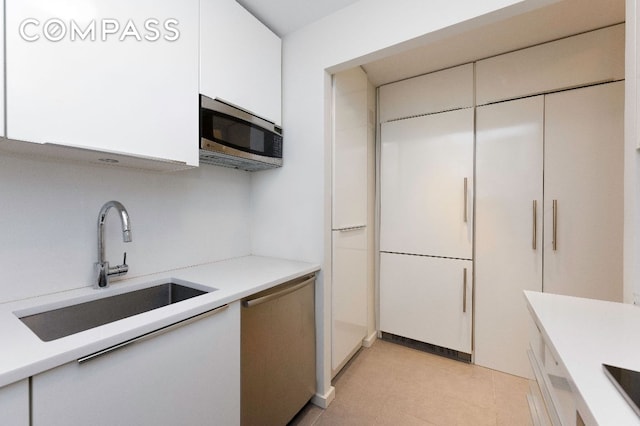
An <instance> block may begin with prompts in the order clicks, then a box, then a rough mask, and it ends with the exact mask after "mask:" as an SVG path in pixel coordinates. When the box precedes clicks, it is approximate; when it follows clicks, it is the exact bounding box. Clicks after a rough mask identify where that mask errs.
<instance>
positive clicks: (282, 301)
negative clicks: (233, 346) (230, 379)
mask: <svg viewBox="0 0 640 426" xmlns="http://www.w3.org/2000/svg"><path fill="white" fill-rule="evenodd" d="M315 279H316V277H315V274H312V275H307V276H304V277H302V278H299V279H295V280H292V281H289V282H287V283H284V284H281V285H279V286H276V287H274V288H272V289H269V290H266V291H263V292H260V293H256V294H254V295H252V296H250V297H248V298H246V299H243V301H242V311H241V312H242V313H241V336H242V337H241V377H242V380H241V403H240V405H241V416H240V418H241V424H242V425H243V426H253V425H260V426H271V425H273V426H278V425H282V426H284V425H286V424H287V422H289V421H290V420H291V419H292V418H293V417H294V416H295V415H296V413H297V412H298V411H300V409H301V408H302V407H304V406H305V404H306V403H307V402H308V401H309V400H310V399H311V397H312V396H313V395H314V394H315V392H316V333H315V296H314V294H315V286H314V283H315Z"/></svg>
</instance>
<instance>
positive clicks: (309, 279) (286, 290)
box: [242, 274, 316, 308]
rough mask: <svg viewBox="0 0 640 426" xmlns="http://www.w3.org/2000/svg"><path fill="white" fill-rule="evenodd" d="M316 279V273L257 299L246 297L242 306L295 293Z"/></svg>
mask: <svg viewBox="0 0 640 426" xmlns="http://www.w3.org/2000/svg"><path fill="white" fill-rule="evenodd" d="M315 280H316V276H315V274H314V275H311V276H310V277H307V278H306V279H305V280H304V281H302V282H300V283H293V284H291V285H290V286H288V287H286V288H283V289H282V290H279V291H274V292H273V293H269V294H267V295H264V296H260V297H256V298H255V299H245V300H243V301H242V306H244V307H245V308H251V307H254V306H258V305H261V304H263V303H266V302H268V301H270V300H273V299H277V298H279V297H282V296H284V295H287V294H289V293H293V292H294V291H297V290H300V289H301V288H302V287H306V286H307V285H309V284H311V283H312V282H314V281H315Z"/></svg>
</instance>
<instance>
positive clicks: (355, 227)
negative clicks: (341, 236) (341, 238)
mask: <svg viewBox="0 0 640 426" xmlns="http://www.w3.org/2000/svg"><path fill="white" fill-rule="evenodd" d="M366 227H367V225H353V226H343V227H342V228H337V229H334V231H340V232H351V231H358V230H360V229H364V228H366Z"/></svg>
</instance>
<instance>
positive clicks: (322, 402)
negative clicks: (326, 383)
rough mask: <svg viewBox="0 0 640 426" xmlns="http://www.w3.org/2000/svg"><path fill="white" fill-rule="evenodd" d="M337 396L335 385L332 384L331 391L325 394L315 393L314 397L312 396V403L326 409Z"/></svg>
mask: <svg viewBox="0 0 640 426" xmlns="http://www.w3.org/2000/svg"><path fill="white" fill-rule="evenodd" d="M335 398H336V388H334V387H333V386H331V387H330V388H329V391H328V392H327V393H326V394H324V395H320V394H318V393H317V394H315V395H314V396H313V398H311V403H312V404H313V405H317V406H318V407H320V408H322V409H325V408H327V407H328V406H329V404H331V402H332V401H333V400H334V399H335Z"/></svg>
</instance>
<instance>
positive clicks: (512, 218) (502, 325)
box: [474, 96, 544, 377]
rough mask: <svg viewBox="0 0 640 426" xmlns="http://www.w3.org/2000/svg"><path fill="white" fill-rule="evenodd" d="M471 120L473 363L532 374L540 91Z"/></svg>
mask: <svg viewBox="0 0 640 426" xmlns="http://www.w3.org/2000/svg"><path fill="white" fill-rule="evenodd" d="M476 120H477V121H476V126H477V127H476V192H475V201H476V207H475V212H476V236H475V238H476V240H475V241H476V251H475V324H474V327H475V347H474V352H475V362H476V364H479V365H482V366H485V367H489V368H492V369H495V370H499V371H504V372H507V373H511V374H515V375H518V376H523V377H532V372H531V368H530V366H529V360H528V359H527V355H526V353H527V347H528V334H527V331H528V328H527V327H528V320H529V318H528V317H529V315H528V311H527V307H526V304H525V299H524V297H523V295H522V291H523V290H534V291H542V212H543V206H542V197H543V193H542V179H543V178H542V171H543V143H544V141H543V136H544V96H536V97H532V98H525V99H519V100H515V101H510V102H503V103H499V104H494V105H488V106H483V107H479V108H478V109H477V111H476Z"/></svg>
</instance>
